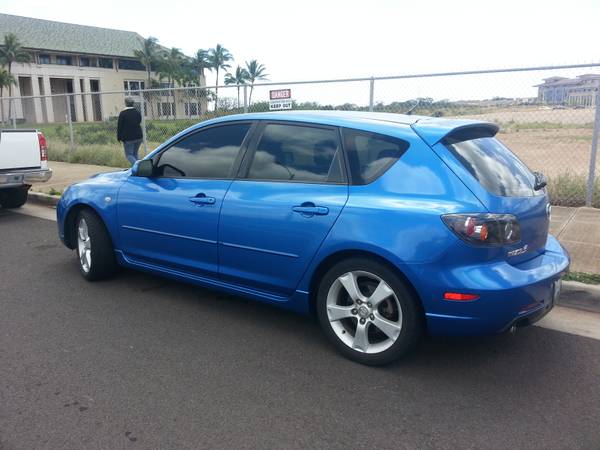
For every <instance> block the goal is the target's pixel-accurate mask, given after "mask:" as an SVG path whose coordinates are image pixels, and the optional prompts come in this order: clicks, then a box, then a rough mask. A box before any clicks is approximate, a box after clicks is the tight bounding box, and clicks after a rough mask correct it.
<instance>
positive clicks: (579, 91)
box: [537, 73, 600, 106]
mask: <svg viewBox="0 0 600 450" xmlns="http://www.w3.org/2000/svg"><path fill="white" fill-rule="evenodd" d="M537 88H538V99H539V101H541V102H542V103H546V104H550V105H563V104H564V105H572V106H594V105H595V104H596V95H597V92H598V90H600V75H599V74H592V73H590V74H585V75H579V76H578V77H576V78H565V77H551V78H545V79H544V83H542V84H539V85H537Z"/></svg>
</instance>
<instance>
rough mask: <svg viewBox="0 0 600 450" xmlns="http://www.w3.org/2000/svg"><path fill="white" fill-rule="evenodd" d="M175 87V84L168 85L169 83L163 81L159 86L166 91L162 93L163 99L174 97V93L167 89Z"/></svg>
mask: <svg viewBox="0 0 600 450" xmlns="http://www.w3.org/2000/svg"><path fill="white" fill-rule="evenodd" d="M174 87H175V83H173V82H171V83H167V82H164V81H162V82H160V83H159V84H158V88H159V89H165V90H164V91H160V95H162V96H163V97H166V96H169V95H173V91H167V90H166V89H172V88H174Z"/></svg>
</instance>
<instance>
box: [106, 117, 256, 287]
mask: <svg viewBox="0 0 600 450" xmlns="http://www.w3.org/2000/svg"><path fill="white" fill-rule="evenodd" d="M250 125H251V124H250V123H246V122H244V123H233V124H226V125H218V126H214V127H210V128H206V129H201V130H199V131H196V132H192V133H190V134H188V135H186V136H184V137H183V138H182V139H180V140H178V141H177V142H175V143H174V144H172V145H170V146H169V147H168V148H166V150H164V151H162V152H160V153H159V154H158V155H156V156H155V157H153V161H154V165H155V174H154V176H153V177H150V178H145V177H136V176H132V177H130V178H129V179H128V180H127V182H126V183H124V184H123V186H122V187H121V190H120V192H119V206H118V217H119V228H120V242H121V247H122V250H123V252H124V254H125V256H126V257H127V258H129V259H130V260H133V261H134V262H138V263H145V264H150V265H154V266H160V267H164V268H168V269H171V270H176V271H183V272H188V273H193V274H197V275H201V276H210V277H213V278H216V277H217V272H218V249H217V231H218V224H219V212H220V209H221V205H222V203H223V198H224V197H225V194H226V192H227V189H228V187H229V185H230V184H231V179H232V175H233V170H234V168H235V165H236V164H237V162H238V158H239V153H240V148H241V147H242V143H243V141H244V139H245V136H246V135H247V134H248V131H249V129H250Z"/></svg>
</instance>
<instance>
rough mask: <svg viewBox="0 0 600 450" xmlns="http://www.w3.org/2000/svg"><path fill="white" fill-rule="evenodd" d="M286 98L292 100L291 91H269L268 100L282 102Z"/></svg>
mask: <svg viewBox="0 0 600 450" xmlns="http://www.w3.org/2000/svg"><path fill="white" fill-rule="evenodd" d="M288 98H292V90H291V89H276V90H273V91H269V99H270V100H284V99H288Z"/></svg>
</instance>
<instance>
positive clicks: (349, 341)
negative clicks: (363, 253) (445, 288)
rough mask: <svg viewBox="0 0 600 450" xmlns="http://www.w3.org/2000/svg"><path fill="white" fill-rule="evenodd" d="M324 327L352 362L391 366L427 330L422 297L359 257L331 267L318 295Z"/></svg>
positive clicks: (389, 272) (383, 268) (387, 270)
mask: <svg viewBox="0 0 600 450" xmlns="http://www.w3.org/2000/svg"><path fill="white" fill-rule="evenodd" d="M317 314H318V317H319V322H320V324H321V328H322V329H323V331H324V332H325V335H326V336H327V337H328V338H329V340H330V341H331V342H332V343H333V345H334V346H335V347H336V348H337V349H338V350H339V351H340V352H341V353H342V354H344V355H345V356H347V357H348V358H350V359H352V360H354V361H357V362H360V363H362V364H368V365H383V364H388V363H390V362H392V361H394V360H396V359H398V358H399V357H401V356H402V355H404V354H406V353H407V352H408V351H409V350H411V349H412V348H413V347H414V346H415V345H416V343H417V342H418V340H419V337H420V336H421V334H422V331H423V317H422V314H421V310H420V308H419V303H418V299H417V298H415V296H414V294H413V293H412V292H411V290H410V289H409V288H408V287H407V286H406V285H405V283H404V281H403V280H401V279H400V277H399V276H398V275H397V274H396V273H395V272H394V271H393V270H391V269H390V268H388V267H387V266H386V265H384V264H381V263H379V262H377V261H373V260H369V259H366V258H365V259H363V258H357V259H349V260H346V261H342V262H340V263H338V264H336V265H335V266H333V267H332V268H331V269H329V271H328V272H327V273H326V274H325V276H324V277H323V279H322V281H321V283H320V286H319V290H318V293H317Z"/></svg>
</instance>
